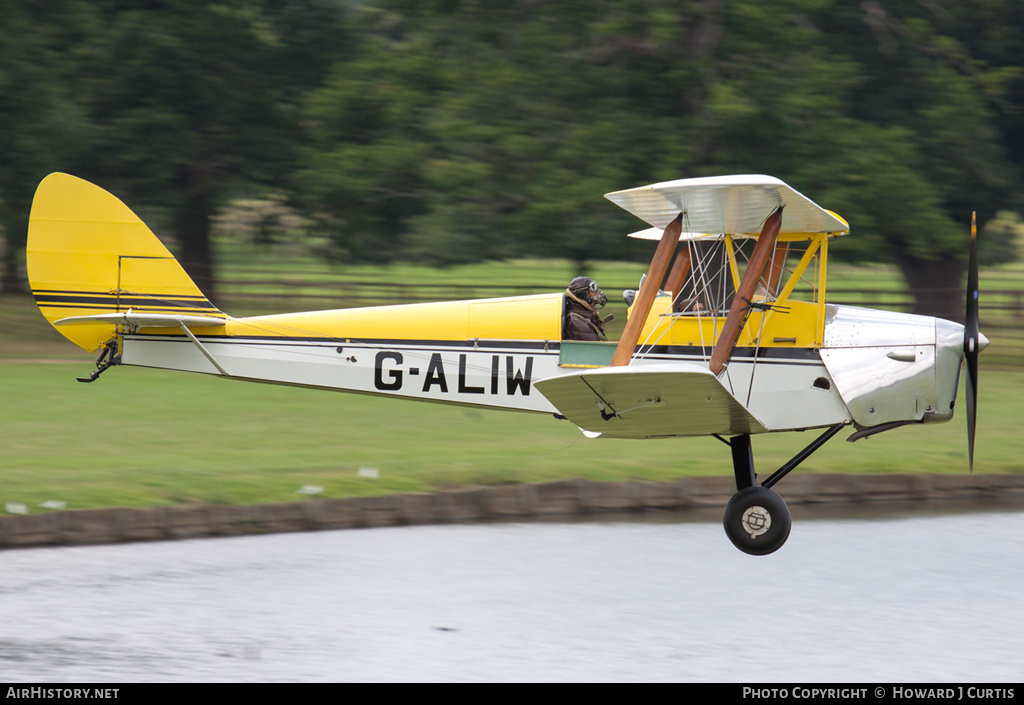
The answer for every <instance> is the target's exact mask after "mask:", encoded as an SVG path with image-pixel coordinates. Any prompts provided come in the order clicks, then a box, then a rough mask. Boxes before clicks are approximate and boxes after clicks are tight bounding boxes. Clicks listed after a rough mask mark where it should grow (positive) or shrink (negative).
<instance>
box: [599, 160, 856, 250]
mask: <svg viewBox="0 0 1024 705" xmlns="http://www.w3.org/2000/svg"><path fill="white" fill-rule="evenodd" d="M605 198H607V199H608V200H610V201H611V202H613V203H615V204H616V205H617V206H620V207H621V208H624V209H626V210H627V211H629V212H630V213H632V214H633V215H635V216H637V217H638V218H641V219H642V220H645V221H647V222H648V223H650V224H651V225H653V226H654V227H655V229H656V230H655V231H651V232H649V231H641V232H640V233H634V234H633V236H634V237H650V238H653V239H658V238H660V237H661V233H662V231H664V229H665V228H666V227H667V226H668V224H669V223H671V222H672V221H673V220H674V219H675V217H676V216H677V215H679V214H680V213H684V214H685V216H684V217H685V220H684V222H683V237H682V238H681V239H693V238H694V237H700V235H701V234H703V233H710V234H722V233H726V234H729V235H752V236H756V235H757V234H758V233H759V232H760V231H761V226H762V225H763V224H764V219H765V217H767V216H768V214H769V213H771V212H772V211H774V210H775V209H776V208H777V207H779V206H785V210H784V211H783V215H782V227H781V230H780V233H783V234H785V233H834V234H837V235H839V234H843V233H846V232H849V230H850V226H849V224H848V223H847V222H846V221H845V220H843V219H842V218H840V217H839V216H837V215H836V214H835V213H832V212H831V211H827V210H825V209H824V208H822V207H821V206H819V205H818V204H816V203H815V202H814V201H812V200H811V199H809V198H807V197H806V196H804V195H803V194H802V193H800V192H799V191H796V190H795V189H793V188H791V187H790V186H787V185H786V184H785V183H784V182H782V181H780V180H779V179H776V178H775V177H774V176H764V175H761V174H739V175H735V176H711V177H707V178H701V179H677V180H676V181H665V182H662V183H659V184H651V185H650V186H640V187H638V188H631V189H626V190H625V191H615V192H613V193H609V194H605Z"/></svg>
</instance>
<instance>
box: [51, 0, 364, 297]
mask: <svg viewBox="0 0 1024 705" xmlns="http://www.w3.org/2000/svg"><path fill="white" fill-rule="evenodd" d="M87 4H88V5H89V7H90V9H91V11H92V12H93V13H94V19H93V22H92V23H91V25H90V29H89V31H86V32H83V36H82V39H81V42H80V43H78V44H77V45H76V46H74V47H69V48H68V50H67V51H68V54H69V56H70V61H71V66H70V67H69V70H67V71H64V72H62V77H63V78H65V80H68V81H71V82H72V83H73V85H74V86H75V92H76V98H77V100H78V101H79V103H80V105H81V106H82V109H83V110H84V111H85V113H86V114H87V116H88V118H89V120H90V122H91V124H92V126H93V130H94V135H93V139H91V141H90V143H89V149H88V157H89V163H88V166H87V167H86V168H85V169H83V170H81V171H80V173H81V174H82V176H85V177H86V178H91V179H94V180H97V181H99V182H100V183H103V184H105V185H109V186H111V187H112V188H115V190H116V192H117V193H118V194H119V195H120V196H121V197H122V198H124V199H125V200H128V201H129V202H131V203H133V204H139V205H142V206H144V207H150V208H155V209H158V210H159V211H160V212H162V213H163V214H164V219H165V223H166V226H167V227H168V228H169V230H170V234H172V235H173V236H174V237H175V238H176V239H177V241H178V243H179V246H180V259H181V261H182V265H183V266H184V267H185V269H186V270H187V271H188V272H189V273H190V275H191V276H192V278H193V279H194V280H195V281H196V283H197V284H198V285H199V287H200V288H201V289H203V291H204V292H205V293H206V294H207V295H208V296H210V297H211V298H212V297H213V296H214V291H213V286H214V279H213V266H214V263H213V255H212V252H211V249H210V238H209V235H210V223H211V218H212V216H213V215H214V213H215V212H216V209H217V207H218V206H219V205H220V204H221V203H222V202H224V201H225V200H226V197H227V196H228V195H230V194H232V193H234V192H237V191H240V190H243V189H245V188H246V186H247V185H251V184H253V183H262V184H273V183H276V182H279V181H281V180H282V179H283V178H284V175H285V174H286V173H288V172H289V171H290V170H291V169H292V168H294V159H295V154H296V147H297V143H298V140H299V139H300V136H301V133H300V130H299V116H300V112H299V103H300V102H301V99H302V97H303V95H304V94H305V92H306V91H307V90H308V89H309V88H310V87H312V86H314V85H317V84H318V83H319V82H320V81H321V80H322V79H323V76H324V75H325V73H326V71H327V69H328V67H329V66H330V65H331V64H333V63H334V62H335V61H336V60H338V59H340V58H342V57H343V56H344V52H345V51H346V50H347V41H346V34H345V30H344V26H343V25H342V23H341V16H340V11H341V6H340V4H339V3H335V2H329V1H327V0H323V1H322V2H321V1H318V0H261V1H259V2H252V1H250V0H246V1H243V0H221V1H220V2H217V3H202V2H193V1H191V0H152V1H151V2H147V3H141V4H136V3H124V2H119V1H118V0H98V1H97V2H90V3H87Z"/></svg>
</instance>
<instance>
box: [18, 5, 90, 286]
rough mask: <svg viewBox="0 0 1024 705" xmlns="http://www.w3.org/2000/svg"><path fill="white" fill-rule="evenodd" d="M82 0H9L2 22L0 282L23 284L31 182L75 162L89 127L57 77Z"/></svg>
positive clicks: (84, 21) (78, 26)
mask: <svg viewBox="0 0 1024 705" xmlns="http://www.w3.org/2000/svg"><path fill="white" fill-rule="evenodd" d="M86 9H87V8H86V7H85V5H84V3H82V2H81V0H54V1H53V2H48V3H35V2H24V1H18V2H12V3H8V4H7V5H5V7H4V19H3V22H2V23H0V125H2V126H3V127H2V129H0V155H2V158H0V234H2V235H3V236H4V248H3V273H2V279H0V288H2V290H3V291H5V292H14V291H23V290H24V282H23V281H22V277H21V265H22V262H24V258H23V256H22V250H23V249H24V247H25V235H26V233H27V229H28V217H29V209H30V206H31V203H32V195H33V193H34V192H35V188H36V185H37V184H38V183H39V182H40V181H41V180H42V178H43V177H44V176H46V175H47V174H48V173H50V172H52V171H55V170H58V169H62V168H64V169H66V168H68V166H69V165H70V164H73V163H75V162H76V156H77V155H80V153H81V146H82V145H83V144H84V143H85V142H87V140H88V135H89V131H88V129H87V124H86V120H85V116H84V114H83V113H82V111H81V110H80V109H79V106H78V105H77V104H76V102H75V94H74V92H73V91H71V90H69V88H68V86H66V85H64V84H62V83H61V82H60V81H58V80H56V75H57V74H58V73H59V71H60V70H61V69H62V67H63V65H64V63H65V51H66V48H67V47H68V46H69V45H70V44H71V43H73V41H74V40H75V39H76V38H77V37H78V36H79V32H80V31H81V30H82V29H83V28H85V27H88V26H89V20H90V18H89V15H88V13H87V12H85V10H86Z"/></svg>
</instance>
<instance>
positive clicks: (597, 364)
mask: <svg viewBox="0 0 1024 705" xmlns="http://www.w3.org/2000/svg"><path fill="white" fill-rule="evenodd" d="M607 198H608V199H610V200H611V201H612V202H613V203H615V204H617V205H619V206H621V207H622V208H624V209H626V210H627V211H629V212H630V213H633V214H634V215H636V216H638V217H639V218H640V219H641V220H643V221H646V223H647V224H648V225H649V226H650V228H649V229H648V230H642V231H640V232H637V233H633V236H635V237H639V238H648V239H656V240H657V241H658V245H657V249H656V252H655V254H654V257H653V259H652V261H651V264H650V267H649V269H648V271H647V274H646V275H645V276H644V278H643V279H642V280H641V283H640V286H639V288H638V290H636V291H629V292H625V298H626V301H627V304H628V316H627V321H626V326H625V330H624V332H623V334H622V336H621V338H620V339H619V340H617V341H596V342H594V341H579V340H567V339H566V337H565V330H566V317H565V309H566V296H567V292H555V293H549V294H541V295H531V296H517V297H509V298H492V299H478V300H470V301H446V302H439V303H422V304H408V305H396V306H378V307H370V308H356V309H338V310H330V311H312V312H303V313H285V314H278V315H266V316H254V317H248V318H236V317H232V316H230V315H228V314H226V313H224V312H223V311H221V310H219V309H218V308H217V307H216V306H215V305H214V304H213V303H211V302H210V301H209V300H208V299H207V298H206V297H205V296H204V295H203V293H202V292H201V291H200V290H199V289H198V288H197V287H196V286H195V284H194V283H193V282H192V281H191V279H190V278H189V277H188V276H187V275H186V273H185V271H184V270H183V269H182V267H181V266H180V265H179V264H178V262H177V261H176V260H175V259H174V257H173V256H172V255H171V253H170V252H169V251H168V250H167V248H166V247H164V245H163V244H162V243H161V242H160V240H159V239H157V237H156V236H155V235H154V234H153V233H152V232H151V231H150V230H149V228H147V227H146V225H145V224H144V223H143V222H142V221H141V220H140V219H139V218H138V217H137V216H136V215H135V214H134V213H133V212H132V211H131V210H130V209H129V208H128V207H127V206H125V205H124V204H123V203H122V202H121V201H120V200H118V199H117V198H116V197H114V196H113V195H111V194H110V193H108V192H106V191H104V190H103V189H101V188H99V187H98V186H95V185H93V184H90V183H88V182H86V181H83V180H81V179H78V178H76V177H73V176H69V175H67V174H60V173H57V174H51V175H50V176H48V177H46V178H45V179H44V180H43V181H42V183H41V184H40V185H39V188H38V191H37V192H36V195H35V199H34V201H33V204H32V212H31V216H30V226H29V237H28V246H27V258H28V274H29V280H30V284H31V288H32V292H33V294H34V296H35V299H36V301H37V303H38V305H39V307H40V309H41V311H42V313H43V315H44V316H45V317H46V319H47V320H48V321H50V322H51V323H52V324H53V325H54V326H55V327H56V328H57V330H59V331H60V332H61V333H63V334H64V335H65V336H66V337H67V338H68V339H70V340H71V341H72V342H74V343H75V344H77V345H79V346H80V347H82V348H84V349H85V350H87V351H90V352H94V353H95V352H97V351H98V352H99V358H98V360H97V362H96V370H95V371H94V372H93V373H92V374H91V375H90V376H89V377H87V378H79V379H80V381H87V382H91V381H93V380H95V379H96V378H97V377H98V376H99V375H100V374H101V373H102V372H104V371H105V370H107V369H108V368H110V367H113V366H116V365H136V366H141V367H153V368H162V369H170V370H181V371H185V372H197V373H202V374H209V375H217V376H220V377H225V378H228V379H236V380H250V381H258V382H270V383H275V384H283V385H295V386H300V387H311V388H318V389H329V390H339V391H346V392H355V393H364V394H378V395H391V396H397V397H403V398H407V399H418V400H424V401H430V402H440V403H448V404H465V405H471V406H476V407H491V408H497V409H512V410H518V411H527V412H536V413H543V414H549V415H553V416H555V417H556V418H557V419H560V420H568V422H570V423H572V424H575V425H576V426H578V427H579V428H580V429H581V431H582V432H584V433H585V434H586V435H588V436H590V437H597V436H601V437H606V438H637V439H642V438H666V437H685V436H706V435H710V436H714V437H716V438H718V439H719V440H720V441H722V442H723V443H724V444H726V445H727V446H728V447H729V449H730V452H731V456H732V462H733V472H734V475H735V481H736V494H735V495H734V496H733V497H732V499H731V500H730V501H729V502H728V504H727V506H726V508H725V514H724V519H723V523H724V526H725V530H726V533H727V535H728V536H729V538H730V540H732V542H733V543H734V544H735V545H736V546H737V547H738V548H739V549H740V550H742V551H744V552H747V553H750V554H755V555H763V554H767V553H771V552H773V551H775V550H777V549H778V548H779V547H781V546H782V545H783V543H784V542H785V541H786V539H787V537H788V536H789V533H790V528H791V519H790V514H789V510H788V508H787V507H786V504H785V502H784V501H783V500H782V498H781V497H780V496H779V495H778V494H777V493H776V492H775V491H774V490H773V489H772V488H773V487H774V486H775V485H776V484H777V483H778V482H779V481H780V480H782V479H783V478H784V477H785V476H786V475H787V474H788V473H789V472H791V471H792V470H793V469H794V468H795V467H797V466H798V465H799V464H800V463H801V462H803V461H804V460H805V459H806V458H807V457H809V456H810V455H811V454H812V453H814V452H815V451H816V450H817V449H818V448H820V447H821V446H822V445H823V444H825V443H826V442H827V441H828V440H829V439H830V438H832V437H833V436H835V435H836V434H837V433H839V432H840V431H841V430H842V429H844V428H845V427H847V426H852V427H853V428H854V433H852V434H851V436H850V438H849V440H856V439H859V438H864V437H866V436H870V435H872V434H876V433H879V432H883V431H888V430H891V429H894V428H897V427H899V426H902V425H905V424H913V423H937V422H945V421H949V420H950V419H951V418H952V416H953V411H954V406H955V403H956V396H957V387H958V382H959V377H960V370H961V367H962V363H963V362H964V361H965V360H966V368H967V372H968V375H967V382H966V396H967V414H968V448H969V455H970V462H971V465H972V467H973V454H974V427H975V416H976V412H975V409H976V396H977V361H978V353H979V352H980V351H981V350H982V349H983V348H984V347H985V345H986V344H987V343H988V341H987V340H986V339H985V337H984V336H983V335H981V334H980V333H979V331H978V278H977V254H976V253H977V248H976V238H975V235H974V231H973V226H972V236H971V260H970V265H969V276H968V297H967V313H966V321H967V324H966V326H965V325H961V324H959V323H954V322H951V321H946V320H942V319H937V318H930V317H924V316H917V315H910V314H902V313H893V312H887V311H878V310H869V309H864V308H857V307H852V306H842V305H835V304H829V303H826V300H825V293H826V271H827V264H828V246H829V243H830V242H831V241H832V240H834V239H835V238H838V237H841V236H843V235H846V234H847V233H848V232H849V226H848V224H847V222H846V221H845V220H843V219H842V218H841V217H839V216H838V215H836V214H835V213H832V212H830V211H828V210H825V209H824V208H821V207H820V206H818V205H817V204H815V203H814V202H813V201H811V200H810V199H808V198H807V197H805V196H804V195H802V194H801V193H799V192H797V191H796V190H794V189H793V188H791V187H789V186H787V185H786V184H785V183H783V182H782V181H780V180H778V179H776V178H773V177H770V176H763V175H737V176H721V177H710V178H695V179H682V180H677V181H669V182H665V183H658V184H653V185H650V186H644V187H640V188H633V189H628V190H624V191H617V192H614V193H610V194H607ZM806 429H819V430H820V434H819V435H817V437H816V438H815V440H814V441H813V442H812V443H810V444H809V445H808V446H806V447H805V448H804V449H803V450H801V451H800V452H799V453H797V454H796V455H795V456H794V457H793V458H792V460H790V461H789V462H787V463H786V464H785V465H783V466H782V467H781V468H779V469H778V470H776V471H775V472H773V473H771V474H770V475H768V476H767V477H763V478H761V477H759V475H758V474H757V473H755V470H754V459H753V452H752V448H751V441H750V439H751V436H752V435H754V434H758V433H769V432H782V431H803V430H806Z"/></svg>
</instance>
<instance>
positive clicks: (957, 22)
mask: <svg viewBox="0 0 1024 705" xmlns="http://www.w3.org/2000/svg"><path fill="white" fill-rule="evenodd" d="M967 5H968V6H970V7H969V8H968V9H965V10H962V11H961V10H960V9H959V6H958V8H957V9H956V10H955V12H956V13H957V14H953V12H946V11H945V10H943V9H942V8H941V7H939V6H937V5H935V4H930V3H919V2H914V1H912V0H905V1H904V2H899V1H894V2H889V3H886V4H885V7H884V8H883V7H882V6H881V5H880V4H879V3H875V2H871V1H868V0H866V1H865V2H863V3H860V4H859V5H850V4H849V3H842V2H837V1H836V0H780V1H779V2H775V3H772V4H771V5H770V6H766V5H764V4H763V3H759V2H756V1H755V0H734V1H733V2H729V3H724V2H721V1H720V0H699V1H693V2H685V3H678V2H676V3H670V2H667V1H664V0H619V1H617V2H612V1H611V0H604V1H602V0H596V1H595V2H589V3H558V2H546V1H545V0H523V1H521V2H513V3H507V4H503V5H501V6H489V5H485V4H481V3H476V2H471V1H468V0H461V1H460V0H437V1H435V2H416V3H411V2H408V1H406V0H378V1H377V2H375V3H373V4H372V6H369V7H367V8H366V11H365V12H364V13H363V15H362V21H363V24H362V25H361V28H362V29H361V32H362V37H363V40H364V41H363V42H362V44H361V46H360V50H359V52H358V58H357V59H356V60H355V61H352V62H349V63H346V64H344V65H341V66H338V67H336V70H335V73H334V74H333V78H332V80H331V82H330V83H329V84H328V85H327V86H325V87H324V88H323V89H322V90H320V91H317V92H316V94H315V99H314V100H313V102H312V103H311V105H312V106H313V108H312V111H311V112H314V113H315V116H316V119H315V120H313V121H311V122H310V123H309V125H310V132H311V135H312V136H313V142H314V144H315V146H316V149H317V150H319V152H318V153H317V154H315V155H313V156H312V157H311V158H310V159H309V160H308V161H307V168H306V169H304V170H303V172H302V174H301V179H300V183H301V184H302V190H303V192H304V193H305V194H306V196H307V204H308V205H309V206H310V207H311V208H314V209H315V210H317V211H318V212H319V213H321V214H323V215H324V217H325V218H326V222H329V223H330V225H331V227H333V228H337V233H338V234H337V242H338V244H339V250H340V251H342V252H344V256H346V257H352V258H356V259H358V258H361V257H372V258H379V259H390V258H393V257H396V256H399V255H401V256H411V257H415V258H417V259H421V260H424V261H430V262H434V263H439V264H444V263H450V262H456V261H465V260H468V259H475V258H482V257H501V256H506V255H509V254H516V253H519V254H522V253H525V252H529V253H531V254H542V255H558V256H563V257H570V258H572V259H574V260H576V261H577V262H578V266H579V267H581V268H582V267H585V263H586V260H587V259H588V258H592V257H604V256H622V255H623V254H624V253H626V252H627V250H626V249H625V248H624V246H623V244H622V242H623V241H622V238H621V233H622V232H623V231H627V232H628V231H629V230H631V229H637V228H638V227H640V225H639V223H637V222H635V220H633V219H631V218H630V217H629V216H627V215H623V214H620V213H617V212H616V211H615V209H614V208H611V207H609V206H608V205H607V204H605V203H603V202H602V201H600V199H599V198H597V197H596V196H597V194H600V193H603V192H606V191H609V190H614V189H618V188H623V187H628V186H631V185H638V184H642V183H648V182H651V181H657V180H663V179H669V178H679V177H682V176H696V175H701V174H710V173H723V172H756V171H763V172H766V173H772V174H776V175H778V176H780V177H782V178H784V179H786V180H788V181H790V182H791V183H792V184H793V185H794V186H796V187H797V188H800V189H803V190H805V191H806V192H808V193H809V194H811V195H813V197H814V198H815V199H816V200H818V201H819V202H821V203H823V204H825V205H827V206H829V207H831V208H834V209H835V210H837V211H838V212H840V213H842V214H843V215H844V216H846V217H847V218H848V219H849V220H850V221H851V223H852V225H853V228H854V231H855V232H856V236H855V237H852V238H848V239H846V240H844V241H840V243H839V244H838V245H837V247H836V252H837V253H838V254H840V255H846V256H848V257H851V258H859V259H864V260H875V261H894V262H897V263H898V264H899V265H900V267H901V270H902V271H903V273H904V275H905V276H906V278H907V280H908V282H909V283H910V285H911V286H912V287H913V288H914V289H915V290H917V291H918V292H919V294H920V295H919V296H918V298H917V304H916V306H917V310H919V311H921V312H928V313H939V314H940V315H945V316H954V317H959V316H960V315H962V312H961V308H962V304H961V303H960V302H959V300H960V297H959V296H958V295H957V294H955V293H953V294H943V295H940V294H938V293H937V292H936V290H939V289H942V290H949V289H953V290H955V289H956V288H957V287H958V286H959V283H960V278H961V274H962V271H963V264H962V262H963V258H964V252H965V250H966V248H965V246H964V242H965V238H966V235H965V233H966V226H965V222H966V220H967V219H968V218H969V209H968V205H969V206H970V209H977V210H978V211H979V213H980V215H981V217H982V220H983V221H984V220H985V219H986V218H988V217H991V215H993V214H994V213H995V211H996V209H997V207H1004V208H1005V207H1006V204H1007V201H1008V200H1010V199H1012V196H1013V191H1012V189H1013V187H1014V184H1015V183H1016V178H1017V175H1018V174H1019V167H1020V159H1019V158H1016V159H1014V155H1019V153H1020V152H1021V151H1022V150H1021V149H1020V146H1019V124H1020V121H1019V120H1018V121H1016V122H1014V121H1013V120H1010V119H1008V116H1010V115H1012V114H1014V113H1013V111H1014V110H1016V108H1015V107H1014V106H1015V105H1016V104H1017V103H1016V102H1015V101H1016V98H1017V96H1018V95H1019V93H1020V90H1021V83H1020V80H1019V76H1020V74H1019V72H1020V71H1021V66H1020V65H1019V64H1020V62H1021V59H1020V57H1021V53H1020V52H1019V51H1018V52H1015V49H1017V48H1018V47H1019V42H1020V39H1019V36H1020V35H1021V33H1017V34H1014V33H1013V32H1012V31H1007V30H1000V28H999V26H998V25H999V19H1000V18H1009V17H1010V16H1011V15H1012V16H1013V17H1014V18H1015V19H1013V20H1012V22H1011V25H1012V26H1014V27H1018V26H1019V25H1020V21H1021V20H1020V15H1021V12H1020V10H1019V9H1018V8H1016V6H1015V4H1014V3H1012V2H1009V0H1005V1H1004V0H971V2H968V3H967ZM971 8H973V9H976V10H978V12H977V14H976V16H972V17H970V18H968V17H967V16H968V15H969V14H970V12H971ZM968 19H969V21H966V20H968ZM992 37H996V39H997V40H998V41H995V43H994V44H993V42H992V41H990V38H992ZM1014 135H1016V136H1014ZM1014 140H1017V141H1016V142H1014ZM1015 144H1017V145H1018V146H1017V147H1016V148H1015V147H1014V145H1015ZM1014 149H1016V151H1014ZM1008 153H1009V154H1010V155H1011V158H1007V154H1008ZM943 296H945V298H943Z"/></svg>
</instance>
